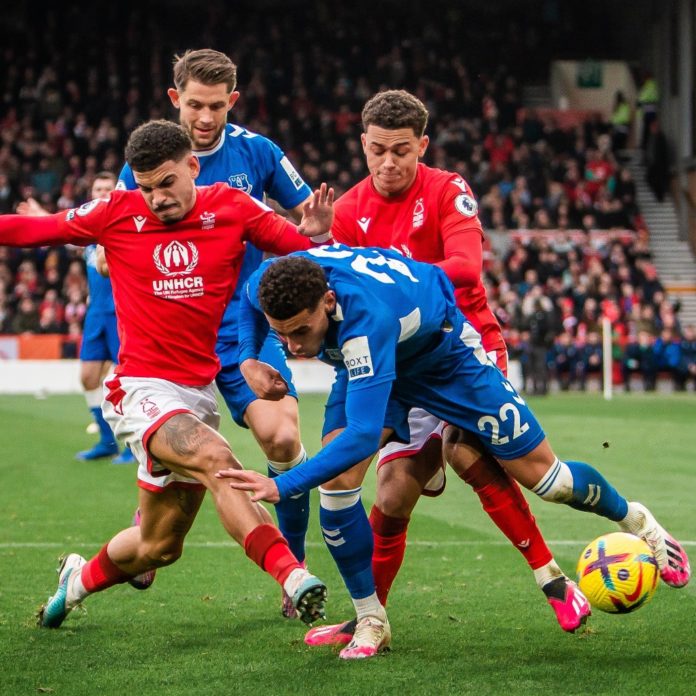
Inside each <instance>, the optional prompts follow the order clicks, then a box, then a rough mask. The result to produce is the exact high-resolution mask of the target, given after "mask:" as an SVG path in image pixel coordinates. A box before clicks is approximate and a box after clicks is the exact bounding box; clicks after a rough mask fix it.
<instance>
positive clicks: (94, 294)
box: [17, 171, 135, 464]
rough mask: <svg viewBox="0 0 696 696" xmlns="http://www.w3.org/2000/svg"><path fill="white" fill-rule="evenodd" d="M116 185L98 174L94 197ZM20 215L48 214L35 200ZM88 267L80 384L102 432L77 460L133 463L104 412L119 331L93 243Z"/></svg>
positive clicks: (108, 283) (88, 252) (86, 254)
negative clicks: (105, 385) (104, 388)
mask: <svg viewBox="0 0 696 696" xmlns="http://www.w3.org/2000/svg"><path fill="white" fill-rule="evenodd" d="M115 186H116V177H115V176H114V174H113V172H107V171H103V172H99V173H98V174H97V175H96V176H95V177H94V181H93V183H92V189H91V196H92V198H93V199H94V198H103V197H104V196H108V195H109V193H110V192H111V191H113V190H114V188H115ZM17 212H18V213H19V214H20V215H48V213H47V212H46V211H45V210H44V209H43V208H41V206H40V205H39V204H38V203H37V202H36V201H35V200H33V199H29V200H28V201H27V202H26V203H20V205H19V206H18V207H17ZM84 259H85V266H86V268H87V286H88V288H89V306H88V307H87V314H86V315H85V321H84V326H83V330H82V345H81V347H80V381H81V382H82V388H83V389H84V393H85V400H86V401H87V407H88V408H89V410H90V412H91V413H92V416H93V418H94V422H95V424H96V426H97V428H98V432H99V442H97V444H96V445H94V447H92V448H90V449H88V450H84V451H82V452H78V453H77V454H76V455H75V457H76V458H77V459H81V460H85V461H91V460H93V459H102V458H103V457H113V459H112V461H113V462H114V464H130V463H132V462H134V461H135V458H134V457H133V454H132V453H131V451H130V450H129V449H128V448H127V447H126V448H125V449H124V450H123V452H121V454H119V453H118V443H117V442H116V438H115V437H114V434H113V433H112V432H111V428H110V427H109V424H108V423H107V422H106V420H104V416H103V415H102V410H101V402H102V397H103V394H102V382H103V380H104V375H105V374H106V372H107V371H108V366H109V365H111V363H116V362H118V348H119V340H118V329H117V327H116V311H115V310H114V297H113V294H112V292H111V281H110V280H109V278H108V277H105V276H104V275H102V274H101V273H100V271H99V270H98V261H97V247H96V245H94V244H91V245H90V246H88V247H85V250H84Z"/></svg>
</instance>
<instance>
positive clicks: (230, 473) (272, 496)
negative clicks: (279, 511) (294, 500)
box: [215, 469, 280, 503]
mask: <svg viewBox="0 0 696 696" xmlns="http://www.w3.org/2000/svg"><path fill="white" fill-rule="evenodd" d="M215 476H216V477H217V478H226V479H229V480H230V486H231V487H232V488H236V489H237V490H239V491H250V492H251V493H252V496H251V499H252V501H253V502H255V503H258V502H259V501H261V500H265V501H266V502H267V503H277V502H279V501H280V494H279V493H278V487H277V486H276V485H275V483H274V481H273V479H270V478H268V476H264V475H263V474H260V473H259V472H258V471H249V470H248V469H224V470H223V471H218V472H217V474H215Z"/></svg>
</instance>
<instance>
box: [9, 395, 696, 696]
mask: <svg viewBox="0 0 696 696" xmlns="http://www.w3.org/2000/svg"><path fill="white" fill-rule="evenodd" d="M531 401H532V407H533V408H534V410H535V411H536V413H537V415H538V416H539V417H540V420H541V422H542V423H543V425H544V427H545V429H546V432H547V434H548V435H549V436H550V438H551V442H552V443H553V445H554V449H555V450H556V452H557V454H558V455H559V456H561V457H565V458H568V459H580V460H584V461H588V462H591V463H593V464H594V465H596V466H597V467H598V468H599V469H601V471H602V472H603V473H604V474H605V476H606V477H607V478H608V479H609V480H610V481H612V482H613V483H614V484H615V485H616V486H617V487H618V488H619V489H620V491H622V492H623V493H625V495H627V496H628V497H629V498H633V499H637V500H640V501H642V502H644V503H645V504H647V505H648V506H649V507H650V508H651V509H652V510H653V512H654V513H655V514H656V516H657V517H658V519H659V520H660V521H661V522H662V524H664V525H665V526H666V527H667V528H668V529H670V530H671V531H672V533H673V534H674V535H675V536H677V537H678V538H680V539H682V540H684V541H685V542H687V550H688V551H690V552H691V556H692V557H693V558H694V559H696V541H694V540H696V512H695V510H696V507H695V505H694V501H695V500H696V459H695V458H694V451H695V450H696V399H694V397H693V395H674V396H660V395H654V396H642V395H638V394H631V395H626V396H618V397H616V398H615V399H614V400H613V401H611V402H605V401H603V400H602V398H601V396H600V395H579V394H567V395H556V396H551V397H548V398H545V399H534V400H531ZM322 405H323V397H320V396H311V397H305V398H303V399H302V402H301V414H302V427H303V439H304V441H305V443H306V445H307V447H308V449H309V450H310V451H314V450H316V448H317V445H318V440H319V432H320V419H321V409H322ZM223 420H224V425H223V433H224V434H225V435H226V436H227V437H228V438H229V440H230V442H231V443H232V446H233V449H234V450H235V452H236V453H237V455H238V456H239V457H240V459H241V460H242V461H243V462H244V463H245V465H246V466H249V467H260V466H261V465H262V456H261V455H260V453H259V451H258V449H257V447H256V445H255V444H254V442H253V441H252V439H251V437H250V436H249V434H248V433H247V432H242V431H241V430H239V429H238V428H236V427H235V426H234V425H232V424H231V421H230V419H229V417H228V416H227V414H226V413H225V416H224V419H223ZM88 422H89V418H88V413H87V411H86V408H85V406H84V401H83V399H82V398H81V397H80V396H50V397H48V398H47V399H34V398H32V397H24V396H0V452H1V453H2V456H1V457H0V568H1V571H2V572H1V573H0V577H1V578H2V583H1V584H0V664H1V665H2V669H1V670H0V694H2V695H3V696H4V695H8V696H15V695H18V694H36V693H52V694H56V696H59V695H71V696H72V695H73V694H89V695H90V696H94V695H100V694H107V695H109V694H114V695H115V694H160V695H161V694H166V695H167V696H168V695H170V694H172V695H174V694H177V695H178V694H257V695H258V694H270V695H273V694H297V695H299V694H329V695H332V696H333V695H338V694H351V695H354V694H379V695H382V694H399V695H400V696H407V695H411V694H450V693H451V694H477V695H481V696H482V695H484V694H491V695H499V694H535V695H539V694H595V695H599V694H656V693H664V694H669V695H670V696H674V695H676V694H691V693H693V689H694V687H693V684H694V683H695V682H696V647H695V645H696V581H695V582H694V583H692V584H691V585H690V586H688V587H686V588H685V589H682V590H679V591H678V590H673V589H671V588H669V587H666V586H661V587H659V588H658V591H657V594H656V596H655V598H654V599H653V601H652V602H651V603H650V604H648V605H647V606H645V607H644V608H642V609H641V610H640V611H638V612H636V613H635V614H630V615H625V616H613V615H607V614H601V613H599V612H596V611H595V613H594V614H593V616H592V617H590V621H589V624H588V625H589V628H588V630H587V631H586V632H585V633H583V634H581V635H569V634H564V633H563V632H562V631H561V630H560V628H559V627H558V626H557V625H556V622H555V619H554V618H553V614H552V612H551V609H550V608H549V607H548V606H547V605H546V603H545V601H544V598H543V595H542V594H541V593H540V592H539V590H537V589H536V587H535V585H534V583H533V580H532V575H531V573H530V572H529V570H528V569H527V567H526V564H525V563H524V562H523V559H522V557H521V556H520V555H519V554H518V553H517V552H516V551H515V550H514V549H512V548H511V547H510V546H509V545H508V543H507V542H506V541H505V539H504V538H503V537H502V535H501V534H500V533H499V532H498V531H497V530H496V529H495V528H494V526H493V525H492V523H491V522H490V520H489V519H488V517H487V516H486V515H485V514H484V513H483V512H482V511H481V509H480V506H479V503H478V500H477V499H476V497H475V496H474V494H473V493H472V492H471V490H470V489H469V488H468V487H466V486H464V484H462V483H461V482H460V481H458V480H457V479H456V478H455V477H453V476H452V475H451V474H450V475H449V476H448V479H449V482H448V486H447V490H446V492H445V494H444V495H443V496H441V497H440V498H437V499H423V500H422V501H421V502H420V503H419V505H418V507H417V508H416V511H415V513H414V518H413V520H412V523H411V529H410V535H409V542H410V543H409V548H408V550H407V554H406V562H405V564H404V567H403V569H402V572H401V574H400V576H399V577H398V578H397V580H396V583H395V586H394V590H393V593H392V595H391V597H390V602H389V613H390V619H391V622H392V628H393V632H394V641H393V650H392V652H391V653H389V654H387V655H385V656H380V657H378V658H375V659H373V660H368V661H366V662H363V661H356V662H352V663H344V662H342V661H340V660H339V659H338V657H337V654H336V652H334V651H332V650H331V649H317V648H314V649H310V648H308V647H306V646H305V645H304V643H303V641H302V637H303V633H304V631H303V626H302V625H301V624H300V623H299V622H289V621H286V620H283V619H281V617H280V596H279V595H280V593H279V589H278V587H277V586H276V585H275V583H274V582H273V581H272V580H271V579H270V578H268V577H265V576H264V575H262V573H261V572H260V571H259V570H258V569H257V568H256V567H255V566H254V565H253V564H252V563H251V562H250V561H249V560H247V559H246V557H245V556H244V553H243V552H242V551H241V550H240V549H239V548H238V547H236V546H235V545H234V544H233V543H231V542H230V541H229V540H228V539H227V537H226V536H225V534H224V532H223V530H222V527H221V526H220V525H219V523H218V521H217V518H216V517H215V514H214V511H213V508H212V505H210V503H209V501H206V503H205V504H204V507H203V509H202V510H201V513H200V515H199V518H198V520H197V521H196V524H195V525H194V528H193V530H192V532H191V534H190V536H189V544H188V546H187V548H186V550H185V553H184V556H183V558H182V559H181V560H180V561H179V562H178V563H177V564H175V565H174V566H172V567H170V568H167V569H164V570H162V571H160V573H159V574H158V577H157V581H156V582H155V584H154V585H153V587H152V588H151V589H150V590H148V591H146V592H137V591H135V590H133V589H132V588H131V587H130V586H119V587H116V588H113V589H111V590H109V591H108V592H106V593H104V594H103V595H101V596H94V597H90V598H89V599H88V600H87V601H86V602H85V609H84V610H83V611H79V610H77V611H75V612H73V614H71V616H70V617H69V618H68V619H67V621H66V623H65V624H64V625H63V627H62V628H61V629H60V630H56V631H51V630H39V629H38V628H36V626H35V623H34V622H35V620H34V611H35V610H36V608H37V607H38V606H39V604H40V603H41V602H43V601H45V599H46V598H47V596H48V595H49V594H51V593H52V592H53V591H54V589H55V585H56V575H55V567H56V559H57V557H58V556H59V555H60V554H61V553H63V552H65V551H78V552H80V553H81V554H83V555H85V556H91V555H92V554H93V553H95V552H96V551H97V550H98V548H99V546H100V545H101V544H102V543H103V542H104V541H106V540H107V539H109V538H110V536H111V535H113V534H114V533H115V532H116V531H118V530H119V529H121V528H122V527H123V526H125V525H126V524H127V523H128V522H129V520H130V516H131V514H132V512H133V509H134V506H135V502H136V486H135V469H134V467H133V466H122V467H118V466H113V465H111V464H110V463H108V462H99V463H80V462H77V461H75V460H74V459H73V454H74V453H75V452H76V451H77V450H78V449H82V448H84V447H86V446H89V445H90V443H91V442H92V441H93V437H92V436H89V435H87V434H85V426H86V425H87V424H88ZM374 481H375V479H374V473H373V472H371V473H370V474H369V475H368V479H367V481H366V484H365V489H364V499H365V503H366V506H368V508H369V505H371V502H372V498H373V490H374ZM532 497H533V496H531V495H528V498H529V499H530V502H531V505H532V508H533V510H534V513H535V515H536V516H537V519H538V521H539V524H540V526H541V528H542V530H543V532H544V534H545V536H546V538H547V540H548V541H549V543H550V545H551V547H552V549H553V551H554V553H555V555H556V558H557V560H558V561H559V563H560V564H561V565H562V566H563V568H564V569H565V570H566V572H568V573H569V574H574V572H575V562H576V560H577V557H578V555H579V553H580V551H581V549H582V548H583V546H584V545H585V544H586V543H587V542H588V541H589V540H591V539H592V538H594V537H595V536H597V535H599V534H602V533H604V532H607V531H612V530H613V529H614V525H613V524H612V523H609V522H606V521H605V520H602V519H600V518H597V517H594V516H592V515H587V514H582V513H579V512H576V511H574V510H571V509H569V508H566V507H563V506H556V505H552V504H549V503H544V502H542V501H538V500H536V499H534V500H532ZM317 507H318V505H317V500H316V499H313V513H312V521H311V527H310V535H309V548H308V561H309V564H310V567H311V568H312V569H313V571H314V572H316V573H317V574H319V575H320V576H321V577H322V578H324V580H325V581H326V582H327V584H328V586H329V606H328V619H329V621H331V622H337V621H339V620H342V619H345V618H347V617H349V616H350V615H351V609H350V602H349V599H348V597H347V594H346V592H345V590H344V589H343V586H342V583H341V580H340V577H339V575H338V573H337V571H336V570H335V568H334V566H333V563H332V561H331V559H330V557H329V555H328V552H327V551H326V550H325V548H324V546H323V543H322V542H321V538H320V534H319V529H318V521H317V515H316V512H317Z"/></svg>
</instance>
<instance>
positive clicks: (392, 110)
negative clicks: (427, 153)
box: [362, 89, 428, 138]
mask: <svg viewBox="0 0 696 696" xmlns="http://www.w3.org/2000/svg"><path fill="white" fill-rule="evenodd" d="M362 124H363V130H365V131H367V127H368V126H370V125H372V126H378V127H379V128H386V129H388V130H396V129H397V128H411V129H412V130H413V132H414V133H415V134H416V136H417V137H418V138H421V137H422V136H423V133H425V127H426V126H427V125H428V110H427V109H426V108H425V104H423V102H422V101H421V100H420V99H418V98H417V97H414V96H413V95H412V94H411V93H410V92H407V91H406V90H405V89H389V90H387V91H385V92H378V93H377V94H375V96H374V97H372V98H371V99H369V100H368V102H367V103H366V104H365V106H364V107H363V110H362Z"/></svg>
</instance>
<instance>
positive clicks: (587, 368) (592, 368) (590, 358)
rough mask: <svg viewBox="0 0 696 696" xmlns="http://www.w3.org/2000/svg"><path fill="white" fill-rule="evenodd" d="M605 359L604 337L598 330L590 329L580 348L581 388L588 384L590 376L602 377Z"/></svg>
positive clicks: (579, 376) (579, 369) (579, 370)
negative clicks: (603, 349)
mask: <svg viewBox="0 0 696 696" xmlns="http://www.w3.org/2000/svg"><path fill="white" fill-rule="evenodd" d="M603 365H604V360H603V357H602V338H601V334H600V333H599V332H598V331H590V332H589V333H588V334H587V341H586V343H585V345H584V346H582V347H581V348H580V350H579V355H578V378H579V380H580V389H582V390H583V391H584V390H585V387H586V385H587V378H588V377H589V376H595V377H599V378H600V379H601V377H602V368H603Z"/></svg>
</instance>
